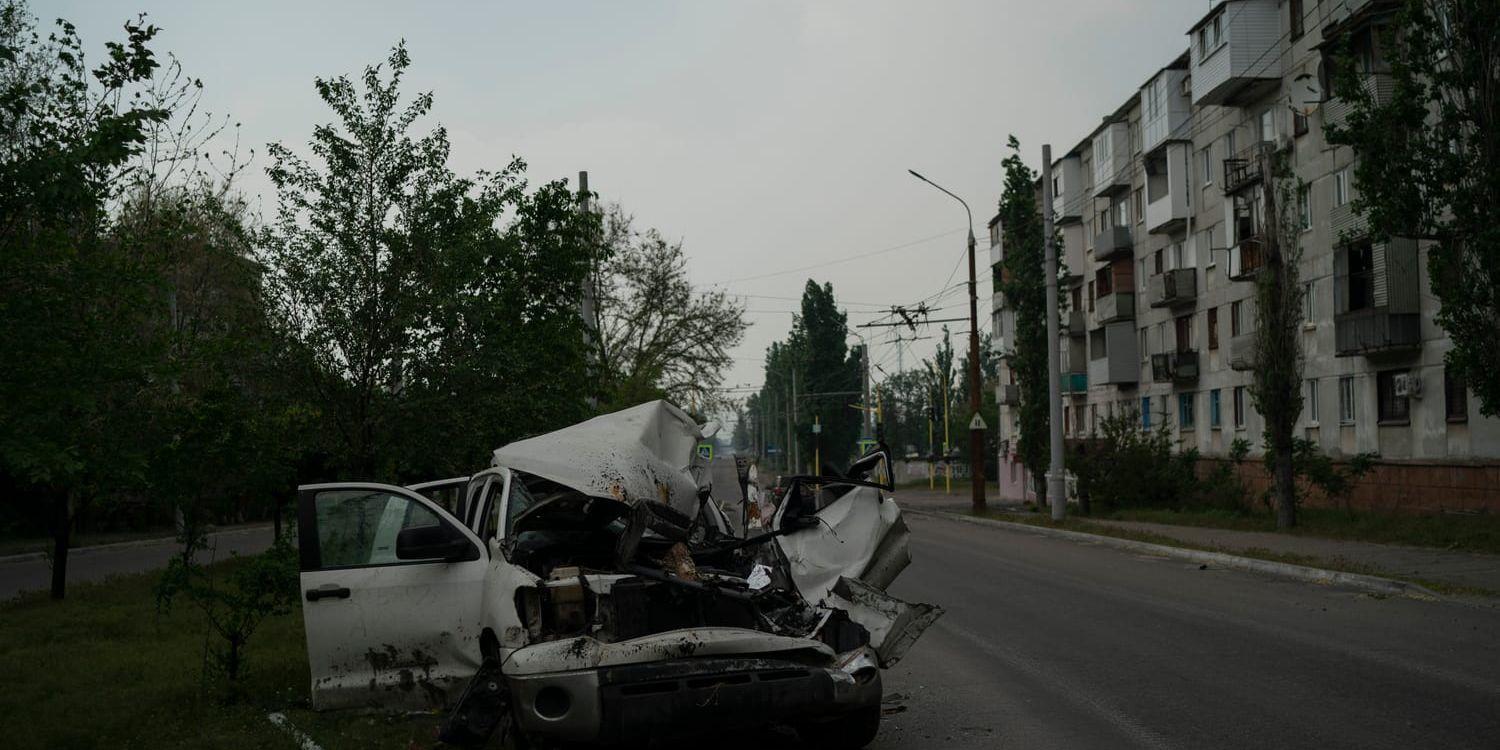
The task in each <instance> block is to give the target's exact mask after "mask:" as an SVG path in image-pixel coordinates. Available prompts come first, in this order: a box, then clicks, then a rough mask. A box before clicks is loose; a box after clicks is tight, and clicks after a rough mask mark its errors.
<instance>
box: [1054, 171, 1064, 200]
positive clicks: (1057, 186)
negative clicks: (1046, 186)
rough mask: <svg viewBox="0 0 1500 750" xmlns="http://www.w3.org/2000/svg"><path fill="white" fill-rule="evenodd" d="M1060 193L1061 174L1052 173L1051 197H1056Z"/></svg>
mask: <svg viewBox="0 0 1500 750" xmlns="http://www.w3.org/2000/svg"><path fill="white" fill-rule="evenodd" d="M1061 195H1062V175H1053V177H1052V197H1054V198H1056V197H1059V196H1061Z"/></svg>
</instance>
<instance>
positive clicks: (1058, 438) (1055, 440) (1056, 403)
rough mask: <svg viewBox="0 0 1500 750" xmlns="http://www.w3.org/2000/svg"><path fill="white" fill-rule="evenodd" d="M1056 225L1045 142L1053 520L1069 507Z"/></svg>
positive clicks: (1045, 269)
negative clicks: (1063, 419) (1065, 463)
mask: <svg viewBox="0 0 1500 750" xmlns="http://www.w3.org/2000/svg"><path fill="white" fill-rule="evenodd" d="M1052 233H1053V228H1052V144H1050V143H1049V144H1043V145H1042V238H1043V239H1044V240H1045V241H1046V243H1047V244H1046V247H1047V253H1046V260H1045V261H1044V262H1043V267H1042V273H1044V274H1046V276H1047V405H1048V415H1049V418H1048V420H1047V421H1048V428H1049V429H1048V432H1050V433H1051V435H1050V437H1051V441H1050V442H1051V444H1052V456H1051V460H1049V461H1048V462H1047V497H1048V499H1049V500H1051V501H1052V520H1054V521H1061V520H1063V516H1064V515H1065V514H1066V513H1067V510H1068V498H1067V497H1066V496H1065V494H1066V491H1067V490H1066V486H1067V483H1066V481H1065V477H1066V473H1065V472H1066V471H1067V469H1066V468H1064V467H1063V434H1062V362H1060V361H1059V360H1061V359H1062V357H1061V353H1060V352H1059V351H1058V350H1057V335H1058V331H1057V318H1058V309H1057V307H1058V304H1057V243H1056V242H1054V241H1053V239H1054V238H1053V236H1052Z"/></svg>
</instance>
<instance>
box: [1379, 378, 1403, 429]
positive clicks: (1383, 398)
mask: <svg viewBox="0 0 1500 750" xmlns="http://www.w3.org/2000/svg"><path fill="white" fill-rule="evenodd" d="M1410 377H1411V373H1410V371H1408V370H1383V371H1381V372H1378V373H1376V374H1375V387H1376V389H1377V390H1378V391H1379V396H1380V403H1379V413H1378V414H1377V415H1376V416H1377V417H1378V418H1379V420H1380V424H1406V423H1408V422H1410V421H1411V399H1410V398H1408V397H1407V396H1406V395H1405V393H1404V392H1403V393H1400V394H1398V393H1397V391H1398V390H1400V386H1403V385H1405V381H1406V380H1407V379H1409V378H1410Z"/></svg>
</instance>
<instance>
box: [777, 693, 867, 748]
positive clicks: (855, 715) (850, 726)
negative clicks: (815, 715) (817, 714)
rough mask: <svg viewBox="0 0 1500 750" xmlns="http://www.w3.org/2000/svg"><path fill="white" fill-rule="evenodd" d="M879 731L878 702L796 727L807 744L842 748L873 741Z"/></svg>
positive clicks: (860, 746) (862, 745)
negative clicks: (826, 719) (831, 717)
mask: <svg viewBox="0 0 1500 750" xmlns="http://www.w3.org/2000/svg"><path fill="white" fill-rule="evenodd" d="M879 732H880V704H879V703H877V704H875V705H873V706H867V707H865V708H859V709H855V710H854V711H851V712H849V713H847V714H844V715H843V716H839V717H836V718H833V719H829V720H828V721H820V722H815V723H814V722H809V723H807V724H803V725H801V726H799V727H797V734H798V735H800V736H801V737H802V741H803V742H805V743H807V744H808V745H810V746H812V747H817V748H841V749H842V750H858V748H862V747H864V746H865V745H868V744H870V743H871V742H873V741H874V740H875V735H876V734H878V733H879Z"/></svg>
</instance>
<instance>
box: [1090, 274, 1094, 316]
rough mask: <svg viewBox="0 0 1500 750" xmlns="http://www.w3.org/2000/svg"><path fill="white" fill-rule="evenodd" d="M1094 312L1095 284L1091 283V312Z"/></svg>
mask: <svg viewBox="0 0 1500 750" xmlns="http://www.w3.org/2000/svg"><path fill="white" fill-rule="evenodd" d="M1093 311H1094V282H1092V281H1090V282H1089V312H1093Z"/></svg>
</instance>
